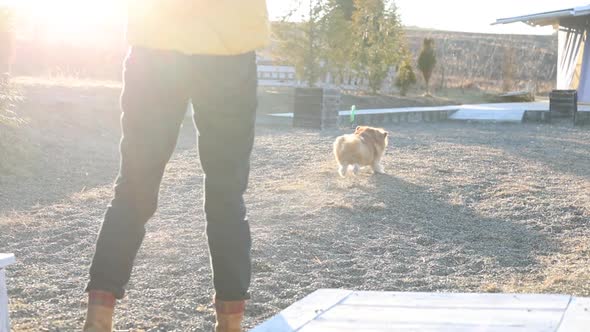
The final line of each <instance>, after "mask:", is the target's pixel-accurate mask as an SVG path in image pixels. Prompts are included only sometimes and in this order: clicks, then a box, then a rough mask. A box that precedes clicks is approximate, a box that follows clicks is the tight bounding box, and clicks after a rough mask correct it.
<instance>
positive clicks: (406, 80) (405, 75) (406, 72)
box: [395, 59, 416, 96]
mask: <svg viewBox="0 0 590 332" xmlns="http://www.w3.org/2000/svg"><path fill="white" fill-rule="evenodd" d="M414 84H416V74H415V73H414V69H413V68H412V64H411V63H410V61H409V60H407V59H406V60H404V61H402V63H401V65H400V67H399V70H398V73H397V76H396V78H395V86H396V87H397V88H398V89H399V93H400V94H401V95H402V96H405V95H406V94H407V93H408V90H409V89H410V87H411V86H412V85H414Z"/></svg>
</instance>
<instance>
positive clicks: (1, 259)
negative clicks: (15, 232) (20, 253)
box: [0, 254, 16, 269]
mask: <svg viewBox="0 0 590 332" xmlns="http://www.w3.org/2000/svg"><path fill="white" fill-rule="evenodd" d="M15 262H16V260H15V259H14V254H0V269H2V268H5V267H7V266H8V265H10V264H13V263H15Z"/></svg>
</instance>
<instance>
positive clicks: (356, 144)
mask: <svg viewBox="0 0 590 332" xmlns="http://www.w3.org/2000/svg"><path fill="white" fill-rule="evenodd" d="M388 134H389V133H388V132H387V131H385V130H384V129H381V128H373V127H368V126H358V127H356V130H355V131H354V134H348V135H342V136H340V137H338V138H336V141H334V157H335V158H336V162H337V163H338V174H340V176H341V177H345V176H346V173H347V171H348V167H349V166H353V173H354V174H355V175H356V174H357V173H358V171H359V169H360V167H363V166H370V167H371V168H372V169H373V172H375V173H379V174H382V173H384V172H383V167H382V166H381V158H383V155H384V154H385V150H386V148H387V144H388V142H387V141H388Z"/></svg>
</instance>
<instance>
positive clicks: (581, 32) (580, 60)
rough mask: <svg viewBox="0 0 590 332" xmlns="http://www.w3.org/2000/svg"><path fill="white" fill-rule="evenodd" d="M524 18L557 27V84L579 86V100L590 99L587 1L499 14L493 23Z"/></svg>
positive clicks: (564, 86)
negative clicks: (541, 10)
mask: <svg viewBox="0 0 590 332" xmlns="http://www.w3.org/2000/svg"><path fill="white" fill-rule="evenodd" d="M515 22H523V23H526V24H529V25H532V26H553V27H554V28H555V29H556V30H557V31H558V39H559V43H558V45H559V46H558V47H559V49H558V55H557V62H558V63H557V88H558V89H563V90H567V89H573V90H578V101H580V102H590V43H586V38H587V37H588V32H589V30H590V5H588V6H582V7H576V8H566V9H562V10H556V11H551V12H545V13H537V14H530V15H523V16H517V17H510V18H501V19H498V20H496V22H495V23H494V24H508V23H515Z"/></svg>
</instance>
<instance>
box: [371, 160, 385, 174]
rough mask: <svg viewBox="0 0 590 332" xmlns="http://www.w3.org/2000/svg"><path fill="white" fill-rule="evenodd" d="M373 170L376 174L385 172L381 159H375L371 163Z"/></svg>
mask: <svg viewBox="0 0 590 332" xmlns="http://www.w3.org/2000/svg"><path fill="white" fill-rule="evenodd" d="M373 172H375V173H376V174H385V171H384V170H383V166H381V160H375V162H374V163H373Z"/></svg>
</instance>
